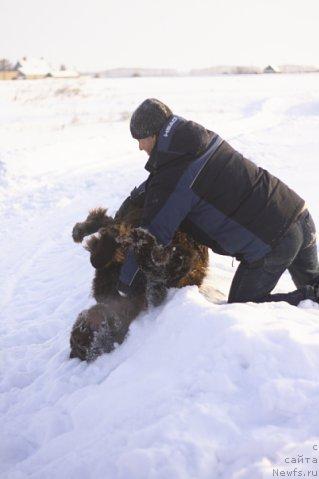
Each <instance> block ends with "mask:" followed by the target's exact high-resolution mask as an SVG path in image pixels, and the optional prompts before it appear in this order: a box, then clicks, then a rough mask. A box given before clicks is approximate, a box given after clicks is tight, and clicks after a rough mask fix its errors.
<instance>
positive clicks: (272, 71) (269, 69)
mask: <svg viewBox="0 0 319 479" xmlns="http://www.w3.org/2000/svg"><path fill="white" fill-rule="evenodd" d="M263 73H277V71H276V70H275V69H274V68H273V67H272V66H271V65H268V66H267V67H266V68H264V69H263Z"/></svg>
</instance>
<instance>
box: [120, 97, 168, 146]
mask: <svg viewBox="0 0 319 479" xmlns="http://www.w3.org/2000/svg"><path fill="white" fill-rule="evenodd" d="M172 115H173V113H172V111H171V110H170V108H168V106H167V105H165V104H164V103H162V102H161V101H159V100H156V98H148V99H147V100H144V101H143V103H141V104H140V106H138V107H137V108H136V110H135V111H134V113H133V115H132V118H131V124H130V129H131V134H132V136H133V138H136V139H137V140H141V139H142V138H147V137H148V136H153V135H157V134H158V133H159V132H160V130H161V128H162V127H163V125H164V124H165V123H166V122H167V120H168V119H169V118H170V117H171V116H172Z"/></svg>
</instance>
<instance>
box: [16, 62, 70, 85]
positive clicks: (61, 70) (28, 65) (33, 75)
mask: <svg viewBox="0 0 319 479" xmlns="http://www.w3.org/2000/svg"><path fill="white" fill-rule="evenodd" d="M16 70H17V71H18V76H19V77H20V78H24V79H26V80H36V79H40V78H48V77H52V78H77V77H78V76H79V73H78V72H77V71H75V70H68V69H67V68H66V67H65V66H64V65H61V66H60V67H55V66H53V65H51V64H50V63H48V62H47V61H45V60H44V58H40V59H37V58H30V59H29V58H27V57H24V58H22V60H19V62H18V63H17V64H16Z"/></svg>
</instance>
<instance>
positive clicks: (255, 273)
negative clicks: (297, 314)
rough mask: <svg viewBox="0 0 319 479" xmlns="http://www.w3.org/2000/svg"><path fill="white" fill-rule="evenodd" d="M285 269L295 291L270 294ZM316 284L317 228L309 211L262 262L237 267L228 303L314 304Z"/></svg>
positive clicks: (318, 269)
mask: <svg viewBox="0 0 319 479" xmlns="http://www.w3.org/2000/svg"><path fill="white" fill-rule="evenodd" d="M286 269H288V271H289V273H290V275H291V277H292V280H293V282H294V283H295V285H296V287H297V288H298V289H297V290H296V291H292V292H291V293H280V294H270V293H271V291H272V290H273V289H274V287H275V286H276V284H277V283H278V281H279V278H280V277H281V275H282V274H283V272H284V271H285V270H286ZM318 281H319V264H318V254H317V244H316V228H315V224H314V222H313V219H312V217H311V215H310V213H309V211H308V210H305V211H304V212H303V213H302V214H301V215H300V216H299V218H298V219H297V221H296V222H295V223H294V224H293V225H292V226H291V227H290V228H289V230H288V231H287V233H286V234H285V236H284V237H283V238H282V239H281V240H280V242H279V243H278V244H277V245H276V246H275V248H274V249H273V250H272V251H271V252H270V253H269V254H267V255H266V256H265V257H264V258H263V259H262V260H260V261H257V262H255V263H251V264H248V263H245V262H241V263H240V265H239V267H238V269H237V271H236V273H235V276H234V279H233V282H232V285H231V288H230V292H229V297H228V302H229V303H244V302H248V301H252V302H255V303H264V302H270V301H286V302H287V303H290V304H292V305H294V306H297V305H298V304H299V303H300V301H302V300H304V299H312V300H314V301H315V300H316V293H315V289H314V286H312V284H315V283H317V282H318Z"/></svg>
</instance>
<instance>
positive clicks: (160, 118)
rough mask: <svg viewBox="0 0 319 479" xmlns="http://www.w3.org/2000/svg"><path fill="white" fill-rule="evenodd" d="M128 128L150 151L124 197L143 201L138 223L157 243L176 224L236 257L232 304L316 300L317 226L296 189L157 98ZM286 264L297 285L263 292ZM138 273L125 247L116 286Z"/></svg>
mask: <svg viewBox="0 0 319 479" xmlns="http://www.w3.org/2000/svg"><path fill="white" fill-rule="evenodd" d="M130 128H131V134H132V136H133V138H136V139H137V140H138V141H139V147H140V149H141V150H145V151H146V152H147V153H148V155H149V159H148V161H147V163H146V165H145V169H146V170H147V171H148V172H149V177H148V179H147V180H146V181H145V182H144V183H142V185H140V186H139V187H138V188H135V189H134V190H133V192H132V193H131V196H130V199H131V200H132V201H137V202H140V203H141V204H143V205H144V208H143V216H142V221H141V226H143V227H145V228H146V229H147V230H148V231H150V233H152V234H153V235H154V236H155V237H156V238H157V240H158V241H159V242H160V243H162V244H164V245H167V244H169V243H170V241H171V240H172V238H173V236H174V233H175V232H176V230H177V229H178V228H180V229H182V230H184V231H185V232H187V233H189V234H190V235H192V236H193V237H194V239H195V240H196V241H197V242H198V243H201V244H204V245H206V246H208V247H209V248H211V249H212V250H213V251H214V252H216V253H218V254H223V255H227V256H233V257H236V258H237V259H238V260H239V261H240V265H239V267H238V269H237V271H236V273H235V276H234V279H233V282H232V285H231V289H230V293H229V298H228V301H229V302H231V303H234V302H247V301H253V302H265V301H287V302H289V303H290V304H293V305H297V304H298V303H299V302H300V301H301V300H303V299H311V300H313V301H318V297H319V295H318V278H319V265H318V257H317V245H316V231H315V226H314V223H313V220H312V218H311V216H310V214H309V212H308V210H307V209H306V207H305V202H304V200H303V199H302V198H300V196H298V195H297V194H296V193H295V192H294V191H292V190H291V189H290V188H288V186H287V185H285V184H284V183H283V182H282V181H280V180H279V179H278V178H276V177H274V176H273V175H271V174H270V173H269V172H268V171H267V170H264V169H263V168H260V167H258V166H256V165H255V164H254V163H253V162H251V161H250V160H248V159H246V158H244V157H243V156H242V155H241V154H240V153H238V152H237V151H236V150H234V148H232V147H231V146H230V145H229V144H228V143H227V142H226V141H225V140H222V138H220V137H219V136H218V135H217V134H216V133H214V132H213V131H210V130H207V129H206V128H204V127H203V126H201V125H199V124H197V123H195V122H193V121H187V120H185V119H184V118H181V117H179V116H177V115H173V113H172V111H171V110H170V109H169V107H168V106H166V105H165V104H163V103H162V102H160V101H159V100H156V99H147V100H145V101H144V102H143V103H142V104H141V105H140V106H139V107H138V108H137V109H136V110H135V112H134V113H133V115H132V118H131V124H130ZM286 269H288V271H289V273H290V275H291V277H292V279H293V281H294V283H295V285H296V287H297V288H298V289H297V290H296V291H293V292H291V293H286V294H270V293H271V291H272V290H273V289H274V287H275V286H276V284H277V283H278V281H279V278H280V276H281V275H282V274H283V272H284V271H285V270H286ZM139 274H141V272H140V271H139V270H138V266H137V264H136V261H135V258H134V255H133V253H129V254H128V255H127V258H126V260H125V262H124V264H123V267H122V270H121V274H120V282H119V293H120V294H122V295H126V294H129V292H130V291H131V290H132V288H133V289H134V281H137V277H138V275H139Z"/></svg>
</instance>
